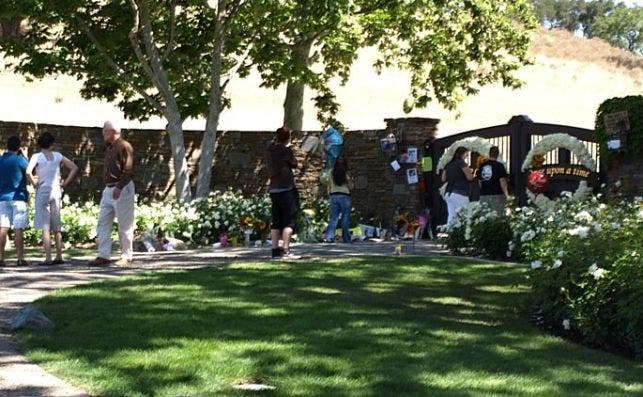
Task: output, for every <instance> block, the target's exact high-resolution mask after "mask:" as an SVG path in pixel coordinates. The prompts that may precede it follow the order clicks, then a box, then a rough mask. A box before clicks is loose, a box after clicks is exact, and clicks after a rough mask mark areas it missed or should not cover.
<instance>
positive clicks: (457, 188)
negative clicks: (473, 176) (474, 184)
mask: <svg viewBox="0 0 643 397" xmlns="http://www.w3.org/2000/svg"><path fill="white" fill-rule="evenodd" d="M466 167H467V163H465V162H464V160H462V159H458V160H455V161H454V160H451V161H449V163H448V164H447V165H446V167H444V172H446V174H447V192H448V193H458V194H462V195H463V196H468V195H469V181H468V180H467V176H466V175H465V174H464V171H462V169H463V168H466Z"/></svg>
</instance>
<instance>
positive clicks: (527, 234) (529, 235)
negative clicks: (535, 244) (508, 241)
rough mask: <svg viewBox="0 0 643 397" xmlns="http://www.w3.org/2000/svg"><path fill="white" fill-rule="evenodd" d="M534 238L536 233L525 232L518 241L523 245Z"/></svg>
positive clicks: (531, 231)
mask: <svg viewBox="0 0 643 397" xmlns="http://www.w3.org/2000/svg"><path fill="white" fill-rule="evenodd" d="M534 237H536V232H534V231H533V230H527V231H526V232H524V233H523V234H522V236H520V241H521V242H523V243H524V242H525V241H529V240H531V239H533V238H534Z"/></svg>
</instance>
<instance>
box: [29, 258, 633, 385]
mask: <svg viewBox="0 0 643 397" xmlns="http://www.w3.org/2000/svg"><path fill="white" fill-rule="evenodd" d="M524 271H525V270H524V269H523V268H520V267H517V266H512V265H508V264H490V263H477V262H471V261H466V260H460V259H456V258H433V259H426V258H425V259H420V258H413V259H409V258H390V259H387V258H352V259H343V260H333V261H319V262H307V263H302V262H297V263H290V264H289V263H254V264H234V265H230V266H227V267H221V268H215V267H212V268H203V269H198V270H190V271H175V272H156V273H147V274H144V275H139V276H132V277H129V278H124V279H119V280H111V281H105V282H100V283H96V284H91V285H84V286H79V287H75V288H71V289H65V290H61V291H58V292H56V293H55V294H53V295H50V296H48V297H45V298H43V299H41V300H39V301H38V302H37V306H38V307H39V308H40V309H41V310H43V311H44V312H45V314H47V315H48V316H49V317H50V318H52V319H53V320H54V322H55V323H56V327H55V329H54V330H53V331H51V332H49V333H38V332H32V333H27V332H23V333H21V334H20V335H19V336H20V339H21V341H22V342H23V347H24V349H25V350H26V354H27V356H28V357H29V359H30V360H33V361H35V362H37V363H39V364H41V365H43V366H44V367H45V368H47V369H48V370H49V371H51V372H53V373H55V374H57V375H59V376H61V377H63V378H66V379H68V380H70V381H71V382H72V383H74V384H76V385H80V386H81V387H83V388H85V389H87V390H89V391H90V392H91V393H93V394H96V395H106V396H152V395H153V396H179V395H180V396H222V395H223V396H228V395H231V396H232V395H249V394H251V395H280V396H281V395H287V396H491V395H494V396H558V395H583V396H608V395H609V396H630V395H631V396H635V395H641V394H642V393H643V364H642V363H637V362H633V361H628V360H625V359H623V358H620V357H617V356H613V355H610V354H608V353H604V352H600V351H594V350H590V349H587V348H585V347H582V346H578V345H575V344H571V343H569V342H567V341H565V340H563V339H561V338H557V337H554V336H550V335H547V334H543V333H542V332H541V331H540V330H539V329H537V328H536V327H534V326H532V325H530V324H529V323H528V322H527V321H526V320H525V319H524V318H523V316H522V315H521V310H520V308H521V307H522V303H523V300H524V298H525V296H526V294H527V289H526V287H525V286H523V285H521V280H522V279H523V277H524ZM246 381H258V382H263V383H266V384H268V385H271V386H275V387H276V389H275V390H274V391H264V392H248V391H240V390H235V389H233V387H232V386H233V385H234V384H237V383H243V382H246Z"/></svg>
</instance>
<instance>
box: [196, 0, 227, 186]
mask: <svg viewBox="0 0 643 397" xmlns="http://www.w3.org/2000/svg"><path fill="white" fill-rule="evenodd" d="M225 8H226V2H225V0H219V8H218V15H217V20H216V23H215V27H214V32H215V33H214V34H215V37H214V48H213V49H212V68H211V78H210V81H211V84H212V85H211V87H210V107H209V109H208V119H207V121H206V124H205V131H204V132H203V138H202V139H201V156H200V158H199V175H198V176H197V184H196V197H197V198H203V197H207V196H208V194H209V193H210V181H211V180H212V168H213V167H214V153H215V152H216V143H217V128H218V127H219V115H220V114H221V95H222V92H221V68H222V66H221V64H222V59H221V57H222V53H223V42H224V35H225V32H224V26H223V14H222V10H225Z"/></svg>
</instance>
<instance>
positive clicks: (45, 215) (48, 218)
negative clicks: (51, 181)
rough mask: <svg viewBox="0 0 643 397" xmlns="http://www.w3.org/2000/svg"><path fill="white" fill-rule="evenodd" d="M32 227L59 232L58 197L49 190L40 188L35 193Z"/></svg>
mask: <svg viewBox="0 0 643 397" xmlns="http://www.w3.org/2000/svg"><path fill="white" fill-rule="evenodd" d="M34 206H35V215H34V221H33V222H34V226H35V228H36V229H39V230H51V231H54V232H59V231H61V224H60V195H59V194H55V193H54V194H52V192H51V189H47V188H41V189H38V191H37V192H36V201H35V204H34Z"/></svg>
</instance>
